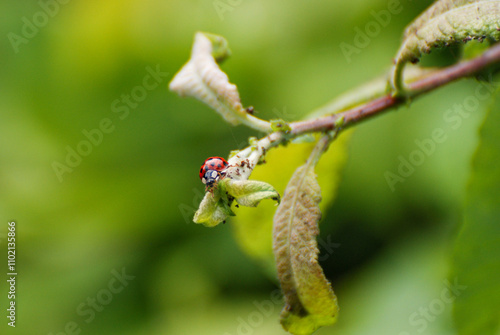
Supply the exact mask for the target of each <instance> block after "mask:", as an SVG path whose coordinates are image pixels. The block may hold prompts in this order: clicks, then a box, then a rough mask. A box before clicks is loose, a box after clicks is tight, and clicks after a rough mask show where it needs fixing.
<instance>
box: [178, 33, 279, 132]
mask: <svg viewBox="0 0 500 335" xmlns="http://www.w3.org/2000/svg"><path fill="white" fill-rule="evenodd" d="M229 54H230V51H229V48H228V46H227V41H226V40H225V39H224V38H223V37H222V36H218V35H214V34H209V33H201V32H198V33H196V34H195V37H194V43H193V48H192V50H191V58H190V59H189V61H188V62H187V63H186V64H185V65H184V66H183V67H182V68H181V69H180V71H179V72H178V73H177V74H176V75H175V77H174V78H173V79H172V81H171V82H170V84H169V88H170V90H171V91H174V92H176V93H177V94H179V95H180V96H182V97H184V96H190V97H194V98H196V99H198V100H200V101H202V102H204V103H205V104H207V105H209V106H210V107H212V108H213V109H214V110H215V111H217V112H218V113H219V114H220V115H221V116H222V117H223V118H224V119H225V120H226V121H227V122H229V123H230V124H232V125H238V124H240V123H243V124H245V125H247V126H249V127H252V128H254V129H257V130H259V131H263V132H268V131H270V129H271V128H270V124H269V122H266V121H263V120H261V119H258V118H256V117H254V116H252V115H250V114H248V113H247V112H246V110H245V108H243V106H242V104H241V100H240V94H239V93H238V89H237V87H236V85H234V84H232V83H230V82H229V78H228V76H227V75H226V74H225V73H224V72H223V71H222V70H221V69H220V68H219V66H218V65H217V62H221V61H222V60H224V59H226V58H227V57H228V56H229Z"/></svg>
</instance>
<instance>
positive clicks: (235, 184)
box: [219, 178, 280, 207]
mask: <svg viewBox="0 0 500 335" xmlns="http://www.w3.org/2000/svg"><path fill="white" fill-rule="evenodd" d="M219 186H220V187H221V188H222V189H225V190H226V191H227V193H228V194H230V195H231V196H232V197H233V198H234V200H236V202H237V203H238V204H240V205H242V206H247V207H256V206H257V205H258V204H259V202H260V201H261V200H264V199H273V200H276V201H278V203H279V201H280V195H279V193H278V192H277V191H276V190H275V189H274V187H273V186H272V185H270V184H268V183H265V182H263V181H257V180H233V179H229V178H226V179H223V180H221V181H220V182H219Z"/></svg>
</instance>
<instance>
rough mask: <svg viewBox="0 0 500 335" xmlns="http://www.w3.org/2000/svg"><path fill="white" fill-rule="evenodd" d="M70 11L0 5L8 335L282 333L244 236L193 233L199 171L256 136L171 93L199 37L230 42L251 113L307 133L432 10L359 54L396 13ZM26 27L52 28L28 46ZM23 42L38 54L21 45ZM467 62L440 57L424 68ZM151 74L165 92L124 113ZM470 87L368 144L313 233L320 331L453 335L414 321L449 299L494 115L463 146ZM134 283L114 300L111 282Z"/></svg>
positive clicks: (365, 133) (357, 147) (210, 8)
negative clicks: (455, 111)
mask: <svg viewBox="0 0 500 335" xmlns="http://www.w3.org/2000/svg"><path fill="white" fill-rule="evenodd" d="M62 2H63V1H61V3H60V2H56V1H54V0H52V1H49V0H41V1H40V2H36V1H32V2H26V1H19V2H16V1H9V2H7V1H4V2H1V3H0V13H1V14H0V15H1V17H2V19H1V20H0V27H1V35H2V39H1V42H0V54H1V59H2V62H1V66H0V73H1V75H0V92H1V93H0V96H1V98H0V143H1V144H0V234H1V235H0V245H1V250H2V255H4V256H2V257H1V259H2V260H1V261H0V264H1V265H0V269H1V271H2V273H3V274H2V278H6V277H7V275H6V273H7V268H6V263H7V256H6V252H5V250H6V232H7V222H8V221H9V220H15V221H16V222H17V244H16V246H17V272H18V277H17V296H16V304H17V323H16V328H15V329H13V328H11V327H8V326H7V320H6V318H5V315H6V313H7V312H6V311H5V309H6V308H7V307H8V305H7V304H8V299H7V286H6V282H5V279H3V280H2V281H0V283H1V284H0V303H1V306H2V307H1V310H2V311H3V312H2V316H1V320H3V321H2V322H1V325H0V329H2V330H1V333H2V334H7V333H16V334H30V335H32V334H51V333H52V334H78V333H80V334H126V335H136V334H175V335H184V334H206V335H218V334H220V335H228V334H231V335H233V334H285V332H284V331H283V330H282V329H281V326H280V324H279V322H278V315H279V311H280V309H281V307H282V306H281V304H275V303H274V302H272V303H269V301H272V300H271V298H272V296H273V295H272V293H273V291H275V290H276V288H277V287H278V286H277V281H276V279H275V278H273V277H272V276H271V275H269V272H267V271H265V270H263V269H262V268H261V267H260V266H259V264H257V263H256V262H254V261H253V260H252V259H251V258H250V257H248V256H247V255H245V253H244V252H243V251H242V249H241V248H240V247H239V245H238V243H237V240H236V239H235V238H234V229H233V227H232V225H233V224H234V222H232V221H231V220H229V221H228V222H227V223H226V224H225V225H220V226H218V227H216V228H213V229H207V228H204V227H202V226H198V225H195V224H194V223H192V222H191V220H190V218H191V217H192V215H193V213H194V209H195V208H196V206H197V204H198V202H199V201H200V197H201V194H202V192H203V191H204V188H203V185H202V184H201V182H200V180H199V178H198V170H199V167H200V165H201V163H202V162H203V160H204V159H205V158H206V157H209V156H214V155H217V156H227V155H228V153H229V151H230V150H233V149H238V148H242V147H243V145H244V144H243V143H244V142H245V141H246V140H247V138H248V137H249V136H260V135H261V134H256V133H255V132H253V131H251V130H248V129H246V128H244V127H231V126H229V125H228V124H226V123H225V122H224V121H223V120H222V119H221V118H220V117H219V116H218V115H217V114H216V113H214V112H213V111H211V110H209V108H208V107H206V106H204V105H202V104H201V103H199V102H198V101H195V100H192V99H181V98H179V97H177V96H176V95H175V94H173V93H171V92H169V91H168V89H167V85H168V82H169V81H170V79H171V78H172V77H173V75H174V74H175V73H176V71H177V70H179V69H180V67H181V66H182V65H183V64H184V63H185V62H186V61H187V59H188V57H189V53H190V48H191V43H192V40H193V35H194V33H195V32H196V31H209V32H212V33H216V34H221V35H223V36H225V37H226V38H227V40H228V41H229V45H230V47H231V49H232V51H233V56H232V57H231V58H230V59H229V60H228V61H226V62H225V63H224V64H223V66H222V68H223V70H224V71H226V72H227V73H228V75H229V77H230V80H231V81H232V82H234V83H236V84H237V85H238V87H239V90H240V94H241V97H242V100H243V103H244V104H245V105H253V106H254V107H255V109H256V110H258V112H259V114H258V116H259V117H261V118H264V119H270V118H276V117H285V118H288V119H290V120H296V119H300V118H301V117H303V116H304V115H306V114H307V113H308V112H309V111H311V110H313V109H314V108H316V107H318V106H320V105H322V104H324V103H326V102H327V101H328V100H330V99H332V98H334V97H335V96H336V95H338V94H340V93H342V92H344V91H346V90H348V89H350V88H353V87H355V86H356V85H359V84H361V83H364V82H366V81H368V80H370V79H372V78H374V77H376V76H378V75H380V74H382V73H384V72H385V71H386V70H387V69H388V68H389V66H390V64H391V58H392V57H393V55H394V54H395V52H396V50H397V49H398V46H399V42H400V36H401V32H402V31H403V29H404V27H405V25H406V24H408V23H409V22H410V21H411V20H412V18H414V17H415V16H417V15H418V14H419V13H420V12H421V11H422V10H423V9H425V8H426V7H427V6H428V5H429V4H430V3H431V1H409V0H401V2H400V6H401V7H402V10H401V12H400V13H399V14H397V15H391V17H390V22H388V23H387V25H386V26H385V27H381V29H380V32H379V33H377V34H373V35H374V36H373V37H370V38H369V41H368V43H367V44H366V45H364V46H363V47H362V48H358V49H359V50H358V51H359V52H357V53H354V54H352V55H351V57H346V56H345V55H344V54H343V53H342V50H341V48H340V45H341V43H347V44H350V45H353V46H355V44H354V43H355V42H354V41H355V38H356V34H357V33H358V31H359V30H361V31H364V29H365V26H366V24H367V23H369V22H377V21H376V20H375V18H374V16H373V13H372V11H375V12H377V13H378V12H379V11H381V10H386V9H387V7H388V4H389V3H391V2H392V1H387V0H351V1H307V2H304V1H296V2H290V1H284V0H276V1H264V0H241V1H229V0H220V1H212V0H210V1H201V0H199V1H186V0H183V1H181V0H119V1H118V0H108V1H96V0H87V1H81V0H73V1H65V3H64V4H63V3H62ZM47 6H49V7H47ZM44 7H46V8H50V9H49V11H52V14H53V15H50V16H48V15H45V17H46V18H48V19H47V20H44V15H43V14H40V12H43V11H44V9H43V8H44ZM34 17H35V20H38V21H36V22H38V24H39V26H40V27H37V28H36V29H34V30H33V29H31V30H30V28H26V27H25V26H26V25H27V23H26V22H27V21H29V22H33V20H34ZM23 29H24V33H28V35H30V36H31V37H29V38H26V39H25V40H22V41H23V42H22V43H20V44H16V43H14V44H16V45H15V46H14V45H13V43H12V41H13V38H14V37H13V36H14V35H13V34H15V35H17V36H20V37H22V36H23V35H22V34H23ZM358 29H359V30H358ZM23 38H24V37H23ZM14 40H16V39H15V38H14ZM17 41H19V39H17ZM458 57H459V52H458V51H457V50H455V51H453V50H452V51H447V52H434V53H433V54H432V55H430V56H428V57H426V59H425V60H424V64H426V65H445V64H449V63H452V62H454V61H456V60H457V58H458ZM148 69H149V71H151V69H153V70H156V69H160V71H161V72H163V73H167V74H168V75H166V74H163V75H162V76H160V77H158V78H159V80H158V83H159V85H158V86H157V87H156V88H154V89H152V90H147V91H146V95H145V96H144V97H141V101H132V102H131V103H130V105H129V106H128V107H125V106H126V103H125V102H123V101H122V100H121V99H123V98H124V97H125V98H126V95H130V94H131V92H132V91H133V90H134V89H136V88H137V87H140V86H143V80H144V78H145V76H146V75H147V74H148ZM477 85H478V84H477V83H475V82H473V81H463V82H459V83H454V84H452V85H449V86H447V87H445V88H442V89H439V90H438V91H436V92H433V93H431V94H428V95H427V96H425V97H423V98H422V99H419V100H417V101H415V102H413V103H412V104H411V105H410V106H405V107H401V108H399V109H398V110H397V111H392V112H389V113H387V114H385V115H383V116H381V117H378V118H376V119H372V120H370V121H368V122H366V123H363V124H361V125H359V126H357V127H356V131H355V132H354V134H353V135H352V139H351V141H350V145H349V160H348V162H347V165H346V167H345V169H344V174H343V179H342V182H341V184H340V188H339V193H338V196H337V199H336V202H335V204H334V205H333V206H332V207H331V208H330V209H329V210H328V211H327V212H326V213H325V215H324V219H323V221H322V223H321V236H322V238H324V239H325V240H326V239H327V238H330V240H331V241H333V242H335V243H337V244H338V247H337V248H336V249H335V250H334V251H333V253H330V254H328V257H323V258H322V259H323V260H324V261H323V262H322V265H323V267H324V269H325V273H326V275H327V277H328V278H329V279H330V280H331V281H332V283H333V287H334V289H335V291H336V293H337V295H338V298H339V302H340V308H341V314H340V318H339V321H338V323H337V325H335V326H333V327H328V328H324V329H321V330H319V331H318V332H317V334H395V335H407V334H417V333H419V334H420V333H426V334H452V332H451V318H450V314H451V309H452V306H451V305H449V304H446V305H445V308H444V309H441V310H439V312H434V313H431V314H430V316H423V315H424V314H422V308H424V309H428V308H429V306H430V305H432V304H433V303H434V302H435V301H436V299H438V300H439V299H440V296H441V293H442V291H443V289H446V284H445V280H446V279H447V276H448V270H449V269H448V267H447V260H448V258H449V252H450V249H451V246H452V242H453V238H454V236H455V234H456V229H457V225H458V224H459V222H460V217H461V206H462V200H463V195H464V189H465V185H466V181H467V174H468V171H469V160H470V157H471V154H472V152H473V150H474V146H475V144H476V130H475V129H477V126H478V124H479V123H480V120H481V117H482V115H483V111H482V110H483V108H482V107H483V106H479V107H478V108H477V112H475V113H472V114H471V115H470V117H468V118H467V119H464V120H463V123H462V124H461V125H460V127H459V128H458V129H453V128H452V127H451V125H452V124H450V123H449V122H446V121H445V120H444V119H443V116H444V115H445V113H446V112H447V111H448V110H449V109H450V108H452V107H453V104H454V103H455V102H456V101H457V99H458V101H459V102H460V101H462V100H460V97H466V96H468V95H471V94H473V92H474V88H475V87H476V86H477ZM138 90H140V89H136V92H139V91H138ZM117 99H118V102H116V101H117ZM113 106H114V107H113ZM117 107H121V108H122V109H121V110H120V111H119V112H116V108H117ZM123 108H125V109H123ZM126 111H127V112H128V113H126ZM107 119H109V120H110V121H109V122H111V124H112V127H111V128H110V129H112V130H110V131H109V132H108V133H103V136H102V139H101V140H100V141H99V143H98V144H97V145H93V146H92V147H91V148H90V153H89V154H88V155H87V156H85V157H82V158H81V162H76V163H75V162H73V163H74V165H75V166H74V167H71V172H70V171H67V172H65V173H63V174H62V176H61V177H62V178H58V176H57V174H56V172H55V171H54V162H59V163H61V164H67V163H66V162H65V160H66V156H67V154H68V150H71V149H73V150H76V149H77V146H78V145H79V143H80V142H81V141H83V140H86V138H85V135H84V131H92V130H93V129H97V128H99V127H100V125H101V122H102V121H103V120H107ZM437 128H442V129H443V130H444V131H445V133H446V137H447V139H446V141H444V143H440V144H438V145H437V146H436V149H435V151H434V152H433V153H432V154H431V155H426V156H425V161H424V162H423V164H422V165H420V166H418V167H416V168H415V171H414V172H413V173H412V174H411V175H410V176H409V177H407V178H405V181H404V182H402V183H397V184H396V185H395V189H394V190H391V188H390V187H389V185H388V183H387V181H386V179H385V176H384V173H385V172H387V171H391V172H393V173H397V169H398V166H399V164H400V160H399V157H400V156H403V157H405V158H407V159H408V157H409V155H410V154H411V153H412V152H413V151H415V150H417V149H418V147H417V145H416V144H415V140H423V139H426V138H430V137H431V134H432V132H433V131H434V130H435V129H437ZM96 143H97V142H96ZM68 147H69V148H71V149H68ZM61 179H62V180H61ZM268 182H271V183H272V180H268ZM322 249H324V248H322ZM322 251H323V252H324V253H325V252H326V253H328V250H326V251H325V250H322ZM123 271H124V272H125V273H126V275H127V276H129V277H127V278H128V279H127V280H125V282H124V283H125V284H123V285H122V286H120V284H117V283H118V282H117V281H115V280H114V279H113V278H115V277H116V273H117V272H118V273H121V272H123ZM110 285H111V286H110ZM113 285H114V286H113ZM118 288H119V289H118ZM112 291H113V292H112ZM266 302H267V303H266ZM257 305H265V306H267V310H265V313H264V312H263V311H262V310H260V309H259V308H258V307H257ZM269 306H270V307H269ZM436 306H437V305H436ZM415 313H416V316H415ZM259 315H260V317H259ZM427 315H429V314H427Z"/></svg>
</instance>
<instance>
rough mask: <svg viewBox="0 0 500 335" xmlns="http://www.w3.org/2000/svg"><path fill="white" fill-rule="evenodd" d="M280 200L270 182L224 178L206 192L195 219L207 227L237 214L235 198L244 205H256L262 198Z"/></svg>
mask: <svg viewBox="0 0 500 335" xmlns="http://www.w3.org/2000/svg"><path fill="white" fill-rule="evenodd" d="M264 199H273V200H276V201H278V203H279V201H280V195H279V193H278V192H276V190H275V189H274V188H273V187H272V186H271V185H270V184H268V183H265V182H263V181H256V180H233V179H231V178H227V177H226V178H224V179H222V180H220V181H219V182H218V183H217V184H216V185H215V187H214V188H213V189H212V190H211V191H210V192H206V193H205V197H204V198H203V200H202V201H201V203H200V207H199V208H198V210H197V211H196V213H195V214H194V218H193V221H194V222H195V223H201V224H203V225H204V226H206V227H215V226H217V225H218V224H219V223H221V222H224V221H225V220H226V219H227V218H228V217H229V216H235V215H236V214H234V212H233V211H232V209H231V204H232V203H233V201H234V200H236V202H237V203H238V204H240V205H242V206H247V207H256V206H257V205H258V204H259V202H260V201H261V200H264Z"/></svg>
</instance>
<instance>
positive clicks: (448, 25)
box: [391, 0, 500, 90]
mask: <svg viewBox="0 0 500 335" xmlns="http://www.w3.org/2000/svg"><path fill="white" fill-rule="evenodd" d="M485 38H493V39H495V40H498V39H499V38H500V1H499V0H438V1H436V2H435V3H434V4H433V5H432V6H430V7H429V8H428V9H427V10H426V11H425V12H423V13H422V14H421V15H420V16H419V17H417V18H416V19H415V20H414V21H413V22H412V23H411V24H410V25H409V26H408V27H407V28H406V30H405V33H404V35H403V43H402V45H401V47H400V49H399V51H398V53H397V55H396V57H395V66H394V68H393V73H392V78H391V81H392V86H393V88H395V89H397V90H401V89H402V78H401V76H402V71H403V67H404V65H405V64H406V63H407V62H409V61H410V62H413V63H415V62H417V61H418V60H419V58H420V57H421V56H422V54H423V53H429V52H431V50H432V49H434V48H439V47H444V46H448V45H451V44H455V43H461V42H464V43H465V42H467V41H470V40H473V39H477V40H483V39H485Z"/></svg>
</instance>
